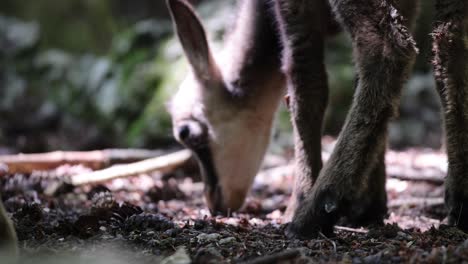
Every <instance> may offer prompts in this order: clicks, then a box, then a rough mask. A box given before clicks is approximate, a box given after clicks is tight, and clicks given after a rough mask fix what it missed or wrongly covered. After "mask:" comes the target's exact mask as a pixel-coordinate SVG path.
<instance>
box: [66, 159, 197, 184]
mask: <svg viewBox="0 0 468 264" xmlns="http://www.w3.org/2000/svg"><path fill="white" fill-rule="evenodd" d="M191 157H192V153H191V152H190V151H189V150H181V151H178V152H175V153H171V154H168V155H164V156H160V157H155V158H151V159H147V160H143V161H139V162H135V163H130V164H123V165H115V166H113V167H110V168H107V169H104V170H98V171H94V172H90V173H84V174H77V175H73V176H70V178H69V182H68V183H69V184H71V185H73V186H79V185H83V184H89V183H100V182H104V181H108V180H112V179H116V178H122V177H129V176H134V175H138V174H143V173H149V172H153V171H160V172H168V171H171V170H174V169H175V168H177V167H180V166H181V165H182V164H184V163H185V162H187V161H188V160H189V159H190V158H191Z"/></svg>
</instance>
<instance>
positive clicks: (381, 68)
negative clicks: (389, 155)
mask: <svg viewBox="0 0 468 264" xmlns="http://www.w3.org/2000/svg"><path fill="white" fill-rule="evenodd" d="M330 4H331V6H332V8H333V11H334V12H335V14H336V15H337V17H338V18H339V20H340V22H341V24H342V25H343V27H344V28H345V29H346V31H347V32H348V33H349V34H350V36H351V39H352V42H353V48H354V55H355V61H356V67H357V71H358V72H357V73H358V77H359V83H358V87H357V89H356V92H355V97H354V101H353V104H352V107H351V110H350V112H349V114H348V117H347V120H346V122H345V125H344V127H343V130H342V132H341V134H340V136H339V138H338V142H337V144H336V147H335V149H334V151H333V153H332V155H331V157H330V160H329V162H328V163H327V164H326V165H325V167H324V168H323V170H322V171H321V172H320V175H319V177H318V179H317V181H316V182H315V184H314V185H313V187H312V189H311V191H310V192H309V193H307V195H306V197H305V200H304V203H303V206H301V208H299V209H297V210H296V213H295V215H294V218H293V221H292V223H291V224H290V225H289V227H288V229H287V233H288V234H290V235H294V236H306V237H310V236H313V235H315V234H316V233H317V232H318V231H322V232H324V233H331V232H332V231H333V225H334V224H335V223H336V221H337V220H338V219H339V218H340V217H342V216H347V215H350V213H351V212H350V210H351V209H352V208H353V206H352V205H353V204H354V203H359V202H360V199H361V198H362V197H364V195H365V191H366V190H367V189H368V186H367V185H368V182H369V181H368V177H369V173H370V171H371V170H372V169H374V168H375V166H376V163H377V160H378V155H379V151H381V150H382V149H384V148H385V138H386V133H387V132H386V131H387V123H388V121H389V119H390V118H391V117H393V116H394V113H395V112H396V110H397V104H398V99H399V97H400V94H401V89H402V86H403V83H404V81H405V80H406V78H407V75H408V72H409V69H410V66H411V64H412V63H411V62H412V61H413V59H414V56H415V53H416V48H415V43H414V41H413V39H412V37H411V36H410V34H409V32H408V30H407V28H406V27H405V26H404V25H403V24H402V22H401V17H400V15H399V14H398V11H397V10H396V9H395V8H394V6H393V5H392V2H391V1H386V0H330Z"/></svg>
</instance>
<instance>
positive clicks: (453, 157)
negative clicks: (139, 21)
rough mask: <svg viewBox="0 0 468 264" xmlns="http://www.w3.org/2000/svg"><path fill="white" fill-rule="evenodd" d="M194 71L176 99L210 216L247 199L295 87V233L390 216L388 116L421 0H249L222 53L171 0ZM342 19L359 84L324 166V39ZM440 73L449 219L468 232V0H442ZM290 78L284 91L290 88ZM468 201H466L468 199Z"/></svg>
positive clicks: (291, 229)
mask: <svg viewBox="0 0 468 264" xmlns="http://www.w3.org/2000/svg"><path fill="white" fill-rule="evenodd" d="M167 4H168V6H169V9H170V12H171V15H172V19H173V22H174V26H175V29H176V32H177V34H178V37H179V40H180V42H181V44H182V47H183V49H184V52H185V54H186V57H187V59H188V61H189V63H190V65H191V72H190V73H189V75H188V76H187V78H186V79H185V81H184V82H183V83H182V84H181V86H180V89H179V91H178V92H177V93H176V94H175V96H174V98H173V100H172V102H171V110H170V111H171V115H172V119H173V126H174V136H175V138H176V139H177V140H178V141H180V142H181V143H182V144H183V145H185V146H186V147H187V148H189V149H191V150H192V151H193V152H194V153H195V155H196V156H197V158H198V160H199V164H200V167H201V171H202V175H203V179H204V182H205V198H206V201H207V205H208V207H209V208H210V210H211V211H212V212H213V213H217V212H220V213H227V212H229V211H231V210H236V209H238V208H239V207H240V206H242V204H243V201H244V199H245V196H246V193H247V192H248V190H249V188H250V186H251V184H252V181H253V178H254V177H255V175H256V173H257V171H258V169H259V166H260V163H261V161H262V158H263V156H264V154H265V151H266V148H267V145H268V141H269V137H270V131H271V127H272V120H273V117H274V113H275V110H276V108H277V106H278V104H279V102H280V100H281V98H282V97H283V96H284V93H285V92H286V91H287V94H288V98H289V100H288V101H289V110H290V112H291V116H292V124H293V127H294V135H295V159H296V166H295V168H296V169H295V175H296V180H295V185H294V189H293V196H292V198H291V201H290V205H289V207H288V209H287V214H286V215H287V216H286V217H287V219H288V220H291V223H290V224H289V225H288V227H287V230H286V232H287V234H288V235H291V236H298V237H310V236H312V235H314V234H316V233H317V231H322V232H325V233H329V232H332V230H333V225H334V224H335V223H336V222H337V221H338V220H339V219H340V218H341V217H346V219H348V220H349V221H350V222H351V223H356V224H369V223H382V221H383V219H384V217H385V216H386V214H387V205H386V202H387V197H386V193H385V164H384V152H385V148H386V137H387V124H388V122H389V120H390V119H391V118H393V117H394V116H395V114H396V112H397V109H398V108H397V107H398V102H399V97H400V94H401V90H402V86H403V84H404V82H405V80H406V79H407V78H408V75H409V73H410V70H411V67H412V64H413V61H414V58H415V56H416V54H417V48H416V44H415V42H414V40H413V38H412V36H411V33H410V32H409V30H408V28H409V27H410V25H411V21H412V20H413V18H414V16H415V13H416V12H417V1H416V0H399V1H394V0H328V1H327V0H244V1H241V3H240V11H239V13H238V17H237V20H236V23H235V27H234V30H233V31H232V33H231V34H230V35H229V37H228V38H227V40H226V43H225V47H224V49H223V51H222V52H221V54H219V55H216V56H215V55H214V54H213V53H212V51H211V49H210V46H209V43H208V41H207V36H206V33H205V30H204V28H203V26H202V24H201V22H200V19H199V18H198V17H197V15H196V14H195V12H194V10H193V8H192V7H191V6H190V4H188V3H187V2H186V1H185V0H167ZM335 19H336V21H338V22H339V24H340V25H341V27H342V28H343V29H344V30H345V31H346V32H347V33H348V35H349V36H350V39H351V41H352V44H353V52H354V58H355V64H356V69H357V70H356V71H357V85H356V91H355V96H354V101H353V104H352V107H351V109H350V111H349V113H348V116H347V120H346V122H345V125H344V127H343V129H342V131H341V133H340V135H339V137H338V141H337V144H336V147H335V149H334V151H333V153H332V155H331V157H330V159H329V161H328V162H327V164H325V165H324V166H323V167H322V158H321V141H320V138H321V133H322V122H323V115H324V111H325V108H326V107H327V96H328V86H327V74H326V69H325V66H324V62H323V61H324V45H325V44H324V40H325V39H326V37H327V36H328V35H330V34H331V33H333V31H336V26H334V25H336V22H335ZM432 35H433V51H434V59H433V64H434V72H435V78H436V83H437V89H438V91H439V94H440V99H441V101H442V106H443V108H444V123H445V128H446V134H447V137H446V145H447V153H448V159H449V170H448V176H447V180H446V195H445V200H446V205H447V208H448V213H449V223H450V224H451V225H456V226H458V227H460V228H461V229H463V230H465V231H467V230H468V175H467V174H468V159H467V158H466V155H465V154H466V153H468V133H466V132H465V131H467V130H468V109H467V107H468V97H467V95H466V93H468V67H467V66H468V65H467V64H468V63H467V62H468V41H467V39H468V3H467V2H466V0H436V18H435V24H434V31H433V34H432ZM285 87H287V90H285ZM465 204H467V206H465V207H464V205H465Z"/></svg>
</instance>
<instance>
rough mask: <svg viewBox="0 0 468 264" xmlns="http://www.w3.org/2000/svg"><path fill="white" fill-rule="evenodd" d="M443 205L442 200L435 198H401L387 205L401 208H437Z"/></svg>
mask: <svg viewBox="0 0 468 264" xmlns="http://www.w3.org/2000/svg"><path fill="white" fill-rule="evenodd" d="M443 204H444V198H442V197H435V198H403V199H397V200H393V201H390V202H389V203H388V206H389V207H402V206H424V207H431V206H438V205H443Z"/></svg>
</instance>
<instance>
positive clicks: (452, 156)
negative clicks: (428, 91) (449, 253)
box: [433, 0, 468, 231]
mask: <svg viewBox="0 0 468 264" xmlns="http://www.w3.org/2000/svg"><path fill="white" fill-rule="evenodd" d="M436 12H437V13H436V25H435V30H434V32H433V38H434V46H433V50H434V73H435V78H436V83H437V89H438V92H439V94H440V98H441V101H442V106H443V109H444V121H445V129H446V134H447V138H446V140H447V141H446V145H447V154H448V161H449V166H448V176H447V181H446V183H445V185H446V193H445V203H446V205H447V207H448V211H449V223H450V224H451V225H455V226H458V227H460V228H461V229H463V230H465V231H468V158H467V157H468V155H467V153H468V134H467V133H468V3H467V2H466V0H437V1H436Z"/></svg>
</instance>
